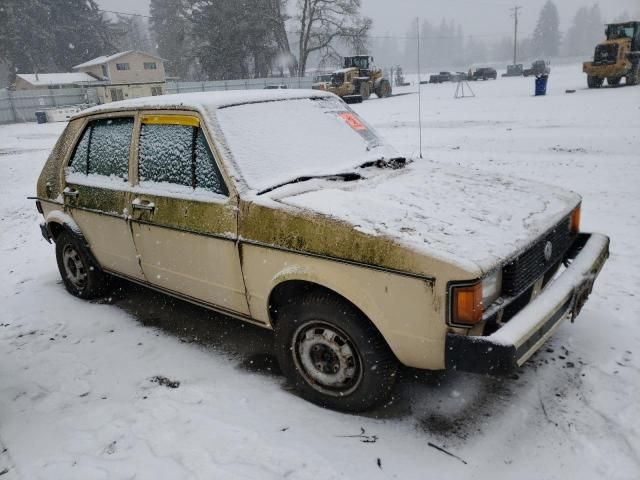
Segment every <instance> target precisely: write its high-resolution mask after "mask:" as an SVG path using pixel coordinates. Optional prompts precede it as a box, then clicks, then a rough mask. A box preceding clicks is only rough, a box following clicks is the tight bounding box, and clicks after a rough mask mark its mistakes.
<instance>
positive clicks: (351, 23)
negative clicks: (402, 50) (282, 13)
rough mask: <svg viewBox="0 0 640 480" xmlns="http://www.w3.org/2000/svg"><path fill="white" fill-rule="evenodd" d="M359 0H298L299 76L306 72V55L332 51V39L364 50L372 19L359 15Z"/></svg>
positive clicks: (325, 54)
mask: <svg viewBox="0 0 640 480" xmlns="http://www.w3.org/2000/svg"><path fill="white" fill-rule="evenodd" d="M360 6H361V2H360V0H298V14H297V16H296V17H295V20H296V21H297V22H298V29H297V32H296V33H297V35H298V40H299V44H298V75H299V76H301V77H302V76H304V75H305V73H306V71H307V61H308V60H309V55H310V54H312V53H315V52H320V53H321V54H323V57H325V58H326V57H327V56H331V55H334V54H335V50H334V49H335V42H337V41H343V42H346V43H348V44H350V45H352V46H353V47H354V48H357V49H363V48H364V44H365V43H366V38H367V35H368V33H369V30H370V29H371V25H372V22H371V19H369V18H366V17H362V16H361V15H360Z"/></svg>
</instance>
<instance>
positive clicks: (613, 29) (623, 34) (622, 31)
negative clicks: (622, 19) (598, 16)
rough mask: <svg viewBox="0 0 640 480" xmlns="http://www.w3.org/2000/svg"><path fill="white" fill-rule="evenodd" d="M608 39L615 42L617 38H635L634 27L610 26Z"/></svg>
mask: <svg viewBox="0 0 640 480" xmlns="http://www.w3.org/2000/svg"><path fill="white" fill-rule="evenodd" d="M607 37H608V38H609V39H611V40H615V39H617V38H633V27H632V26H626V27H625V26H622V25H610V26H609V32H608V35H607Z"/></svg>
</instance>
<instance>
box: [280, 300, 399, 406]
mask: <svg viewBox="0 0 640 480" xmlns="http://www.w3.org/2000/svg"><path fill="white" fill-rule="evenodd" d="M275 342H276V351H277V356H278V361H279V363H280V367H281V368H282V371H283V372H284V374H285V376H286V377H287V379H288V380H289V382H290V383H291V384H292V385H293V386H295V387H296V389H297V390H298V391H299V392H300V394H301V396H302V397H304V398H305V399H307V400H309V401H311V402H313V403H316V404H318V405H320V406H323V407H327V408H332V409H336V410H342V411H350V412H359V411H364V410H368V409H370V408H373V407H375V406H378V405H380V404H382V403H383V402H384V401H386V400H387V399H388V398H389V396H390V394H391V391H392V388H393V385H394V383H395V377H396V371H397V368H398V362H397V360H396V358H395V356H394V355H393V353H392V352H391V350H390V349H389V347H388V346H387V344H386V343H385V341H384V339H383V338H382V336H381V335H380V333H379V332H378V331H377V330H376V329H375V328H374V327H373V326H372V325H371V324H370V323H369V321H368V320H367V319H366V318H364V316H363V315H362V313H360V312H359V311H358V310H357V309H356V308H355V307H353V306H352V305H351V304H349V303H348V302H346V301H344V300H342V299H340V298H338V297H335V296H333V295H331V294H329V293H325V292H320V293H313V292H311V293H308V294H305V295H304V296H303V297H302V298H300V299H298V300H297V301H295V302H292V303H289V304H287V305H285V306H284V307H281V308H280V311H279V315H278V318H277V321H276V325H275Z"/></svg>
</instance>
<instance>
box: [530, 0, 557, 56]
mask: <svg viewBox="0 0 640 480" xmlns="http://www.w3.org/2000/svg"><path fill="white" fill-rule="evenodd" d="M560 39H561V35H560V16H559V15H558V9H557V8H556V6H555V4H554V3H553V2H552V1H551V0H547V3H545V4H544V6H543V7H542V10H541V11H540V17H539V18H538V24H537V25H536V29H535V31H534V32H533V38H532V48H533V54H534V55H536V56H543V57H547V58H549V57H555V56H557V55H558V51H559V49H560Z"/></svg>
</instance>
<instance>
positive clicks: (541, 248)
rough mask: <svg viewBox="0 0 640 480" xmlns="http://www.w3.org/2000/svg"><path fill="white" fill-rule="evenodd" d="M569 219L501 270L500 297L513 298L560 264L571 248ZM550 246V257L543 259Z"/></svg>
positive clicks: (571, 236)
mask: <svg viewBox="0 0 640 480" xmlns="http://www.w3.org/2000/svg"><path fill="white" fill-rule="evenodd" d="M569 227H570V219H569V218H566V219H565V220H563V221H562V222H560V223H559V224H558V225H556V227H555V228H553V229H552V230H550V231H549V232H547V233H546V234H545V235H544V236H543V237H542V238H540V239H539V240H538V241H537V242H536V243H534V244H533V245H532V246H531V247H529V248H528V249H527V250H525V251H524V252H523V253H521V254H520V255H519V256H517V257H516V258H515V259H514V260H513V261H511V262H510V263H508V264H507V265H505V266H504V267H503V269H502V295H503V296H507V297H514V296H516V295H518V294H519V293H521V292H522V291H524V290H525V289H527V288H529V287H530V286H531V285H532V284H533V283H534V282H535V281H536V280H537V279H538V278H540V277H541V276H542V275H544V274H545V273H546V272H548V271H549V270H550V269H551V268H552V267H553V266H554V265H557V264H558V262H560V261H561V260H562V258H563V256H564V254H565V253H566V251H567V250H568V249H569V247H570V246H571V241H572V240H573V235H572V234H571V232H570V228H569ZM548 243H550V244H551V248H552V253H551V257H550V258H549V259H548V260H547V259H546V258H545V249H547V248H548V247H547V244H548Z"/></svg>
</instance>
